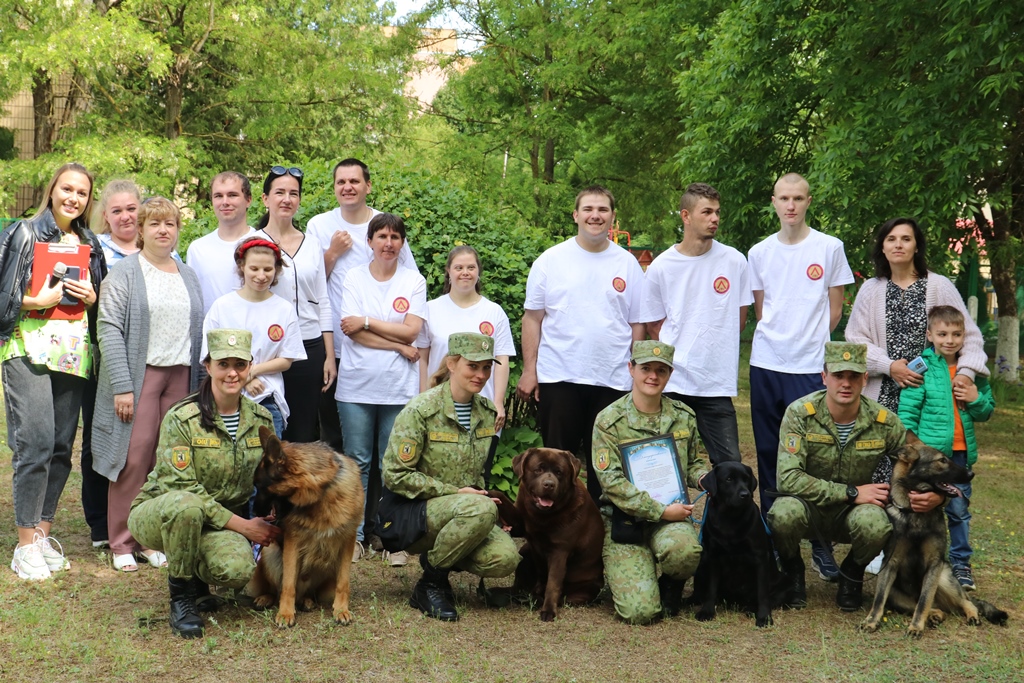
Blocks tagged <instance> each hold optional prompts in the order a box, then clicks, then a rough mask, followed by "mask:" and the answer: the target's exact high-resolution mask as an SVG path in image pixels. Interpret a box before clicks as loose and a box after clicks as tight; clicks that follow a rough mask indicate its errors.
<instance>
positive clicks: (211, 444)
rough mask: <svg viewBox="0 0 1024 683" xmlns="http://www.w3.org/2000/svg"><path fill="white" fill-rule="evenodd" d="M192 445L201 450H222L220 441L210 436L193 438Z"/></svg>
mask: <svg viewBox="0 0 1024 683" xmlns="http://www.w3.org/2000/svg"><path fill="white" fill-rule="evenodd" d="M192 445H193V446H199V447H200V448H220V439H214V438H211V437H208V436H194V437H192Z"/></svg>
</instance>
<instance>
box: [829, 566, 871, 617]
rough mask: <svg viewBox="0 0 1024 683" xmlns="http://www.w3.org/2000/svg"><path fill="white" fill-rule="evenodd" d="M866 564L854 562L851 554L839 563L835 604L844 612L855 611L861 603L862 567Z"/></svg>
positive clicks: (862, 586)
mask: <svg viewBox="0 0 1024 683" xmlns="http://www.w3.org/2000/svg"><path fill="white" fill-rule="evenodd" d="M866 566H867V565H863V564H858V563H857V562H854V560H853V556H852V554H851V555H847V556H846V559H845V560H843V563H842V564H841V565H839V589H838V590H837V591H836V604H837V605H839V609H841V610H843V611H844V612H856V611H857V610H859V609H860V608H861V606H862V604H863V594H864V590H863V589H864V567H866Z"/></svg>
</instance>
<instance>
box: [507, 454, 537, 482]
mask: <svg viewBox="0 0 1024 683" xmlns="http://www.w3.org/2000/svg"><path fill="white" fill-rule="evenodd" d="M536 451H537V449H536V448H528V449H526V450H525V451H523V452H522V453H520V454H519V455H517V456H516V457H514V458H512V471H513V472H514V473H515V475H516V477H518V478H519V479H522V478H523V468H524V467H525V466H526V461H527V460H529V459H530V456H531V455H533V454H534V453H535V452H536Z"/></svg>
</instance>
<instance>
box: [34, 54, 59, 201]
mask: <svg viewBox="0 0 1024 683" xmlns="http://www.w3.org/2000/svg"><path fill="white" fill-rule="evenodd" d="M32 125H33V136H32V158H38V157H39V156H40V155H43V154H46V153H48V152H52V151H53V130H54V116H53V82H52V81H51V80H50V76H49V75H48V74H47V73H46V72H45V71H37V72H36V73H35V75H34V76H33V77H32ZM42 198H43V188H41V187H36V188H33V189H32V203H33V204H36V205H38V204H39V202H40V201H41V200H42Z"/></svg>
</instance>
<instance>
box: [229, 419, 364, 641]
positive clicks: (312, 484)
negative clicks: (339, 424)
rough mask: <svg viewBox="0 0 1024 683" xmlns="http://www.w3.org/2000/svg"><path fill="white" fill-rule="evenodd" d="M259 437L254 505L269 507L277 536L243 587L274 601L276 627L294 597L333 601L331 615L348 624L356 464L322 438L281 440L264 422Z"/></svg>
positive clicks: (288, 615) (288, 614)
mask: <svg viewBox="0 0 1024 683" xmlns="http://www.w3.org/2000/svg"><path fill="white" fill-rule="evenodd" d="M260 443H261V444H262V446H263V459H262V460H261V461H260V464H259V465H258V466H257V468H256V477H255V480H256V489H257V494H256V504H255V510H256V514H259V515H265V514H268V513H269V512H270V510H271V509H273V510H274V513H275V515H276V517H277V524H278V525H279V526H280V527H281V530H282V534H281V536H282V538H281V542H280V545H278V544H277V543H275V544H273V545H268V546H264V547H263V549H262V553H261V555H260V559H259V562H258V563H257V565H256V573H255V574H253V577H252V579H251V580H250V581H249V584H248V585H247V586H246V592H247V593H248V594H249V595H251V596H253V597H254V598H255V604H256V607H259V608H267V607H270V606H271V605H273V604H274V602H278V610H277V617H276V618H275V620H274V621H275V622H276V623H277V625H278V626H281V627H284V626H294V625H295V601H296V599H298V600H299V601H300V602H301V605H302V608H303V610H311V609H313V608H314V607H315V606H316V603H317V602H319V603H321V604H324V605H327V604H331V603H332V602H333V609H334V620H335V621H337V622H338V623H340V624H348V623H349V622H351V621H352V613H351V612H350V611H349V609H348V599H349V571H350V569H351V568H352V553H353V551H354V549H355V542H356V529H357V528H358V527H359V522H360V520H361V519H362V518H363V486H362V482H361V481H360V478H359V466H358V465H356V463H355V462H354V461H353V460H351V459H350V458H347V457H345V456H344V455H341V454H340V453H337V452H335V451H334V450H333V449H331V448H330V447H329V446H328V445H327V444H324V443H288V442H287V441H285V442H282V441H280V440H279V439H278V438H277V437H276V436H275V435H274V432H272V431H271V430H269V429H267V428H266V427H260Z"/></svg>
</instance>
